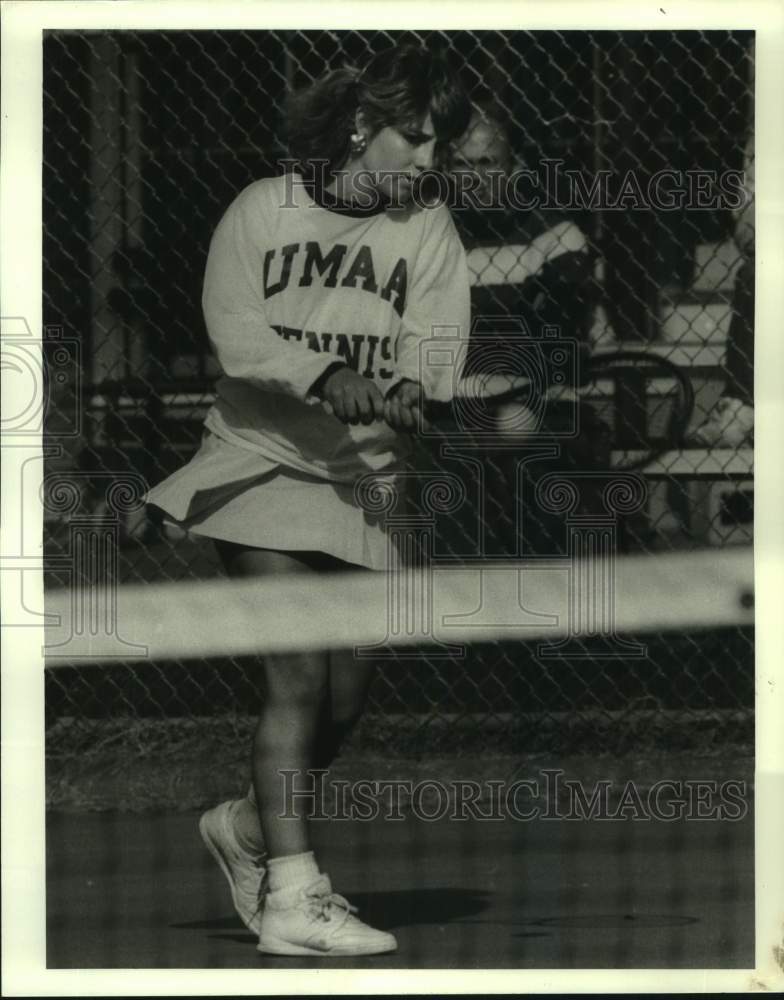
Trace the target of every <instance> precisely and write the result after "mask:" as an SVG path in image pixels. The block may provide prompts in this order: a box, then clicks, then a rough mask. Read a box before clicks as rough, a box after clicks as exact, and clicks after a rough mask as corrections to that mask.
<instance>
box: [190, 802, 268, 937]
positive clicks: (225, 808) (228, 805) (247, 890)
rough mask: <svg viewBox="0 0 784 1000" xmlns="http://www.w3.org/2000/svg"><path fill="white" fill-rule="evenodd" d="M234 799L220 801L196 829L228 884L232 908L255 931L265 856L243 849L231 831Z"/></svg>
mask: <svg viewBox="0 0 784 1000" xmlns="http://www.w3.org/2000/svg"><path fill="white" fill-rule="evenodd" d="M238 805H239V803H237V802H223V803H221V805H219V806H216V807H215V808H214V809H210V811H209V812H206V813H205V814H204V815H203V816H202V818H201V819H200V820H199V832H200V833H201V839H202V840H203V841H204V843H205V845H206V847H207V850H208V851H209V852H210V854H211V855H212V856H213V857H214V858H215V860H216V861H217V862H218V864H219V865H220V867H221V871H222V872H223V874H224V875H225V876H226V878H227V879H228V882H229V886H230V887H231V898H232V900H233V901H234V909H235V910H236V911H237V913H238V914H239V915H240V918H241V919H242V922H243V923H244V924H245V926H246V927H247V928H248V930H251V931H253V933H254V934H258V933H259V931H260V929H261V910H262V902H263V898H264V897H263V888H262V882H263V880H264V874H265V868H264V865H263V864H262V862H263V861H264V859H265V857H266V855H265V854H260V855H258V856H255V857H254V856H253V855H252V854H248V853H247V851H244V850H243V849H242V848H241V847H240V845H239V843H238V842H237V837H236V835H235V833H234V817H233V813H234V810H235V809H236V807H237V806H238Z"/></svg>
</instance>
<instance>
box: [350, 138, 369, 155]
mask: <svg viewBox="0 0 784 1000" xmlns="http://www.w3.org/2000/svg"><path fill="white" fill-rule="evenodd" d="M366 149H367V136H365V135H362V134H361V133H358V132H355V133H354V134H353V135H352V136H351V152H352V154H353V155H354V156H361V155H362V153H364V152H365V150H366Z"/></svg>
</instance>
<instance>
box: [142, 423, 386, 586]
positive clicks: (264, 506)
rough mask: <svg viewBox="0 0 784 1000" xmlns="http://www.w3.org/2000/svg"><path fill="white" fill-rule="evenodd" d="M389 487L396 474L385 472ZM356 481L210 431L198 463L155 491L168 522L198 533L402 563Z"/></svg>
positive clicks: (357, 561) (350, 559)
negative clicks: (318, 472) (310, 470)
mask: <svg viewBox="0 0 784 1000" xmlns="http://www.w3.org/2000/svg"><path fill="white" fill-rule="evenodd" d="M378 481H379V483H382V482H383V483H384V484H385V486H386V491H387V495H388V491H389V490H390V489H391V490H397V489H398V487H399V482H398V481H397V480H396V478H395V476H394V474H387V475H381V474H380V475H379V476H378ZM374 495H375V496H376V497H377V499H378V501H379V502H378V503H375V502H373V501H372V500H368V499H365V500H363V502H362V503H360V501H359V500H358V498H357V497H356V496H355V490H354V487H353V486H352V485H348V484H344V483H336V482H330V481H328V480H324V479H319V478H317V477H315V476H310V475H308V474H307V473H304V472H300V471H299V470H296V469H291V468H289V467H287V466H283V465H280V464H278V463H276V462H275V461H273V460H270V459H267V458H265V457H264V456H263V455H259V454H258V453H256V452H252V451H246V450H245V449H244V448H238V447H236V446H235V445H232V444H229V443H228V442H227V441H224V440H223V439H222V438H219V437H218V436H217V435H216V434H213V433H211V432H210V431H206V432H205V435H204V438H203V440H202V444H201V447H200V449H199V451H198V452H197V453H196V454H195V455H194V457H193V458H192V459H191V461H190V462H189V463H188V464H187V465H185V466H183V468H182V469H179V470H178V471H177V472H175V473H174V474H173V475H171V476H169V478H168V479H165V480H164V481H163V482H162V483H160V484H159V485H158V486H156V487H155V488H154V489H152V490H150V492H149V493H148V494H147V502H148V503H150V504H153V505H154V506H155V507H158V508H160V510H162V511H163V513H164V520H165V521H167V522H169V523H171V524H175V525H177V526H178V527H180V528H183V529H184V530H186V531H188V532H191V533H192V534H196V535H206V536H207V537H209V538H219V539H222V540H224V541H229V542H236V543H237V544H239V545H251V546H254V547H256V548H262V549H275V550H277V551H284V552H285V551H291V552H326V553H328V554H329V555H332V556H335V557H336V558H338V559H342V560H343V561H344V562H347V563H352V564H354V565H356V566H365V567H367V568H368V569H378V570H383V569H388V568H392V566H393V565H395V555H394V553H393V551H392V549H391V548H390V546H391V544H392V543H391V540H390V536H389V533H388V531H387V518H386V512H385V511H384V510H378V509H376V510H373V509H368V508H373V507H375V508H379V507H385V506H386V505H385V504H384V503H383V502H382V501H383V495H385V494H384V491H383V490H382V492H381V493H376V494H374Z"/></svg>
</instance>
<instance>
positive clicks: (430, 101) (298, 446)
mask: <svg viewBox="0 0 784 1000" xmlns="http://www.w3.org/2000/svg"><path fill="white" fill-rule="evenodd" d="M469 117H470V105H469V103H468V101H467V99H466V97H465V95H464V94H463V92H462V90H461V89H460V86H459V85H458V83H457V82H456V80H455V78H454V77H453V76H452V75H451V73H450V72H449V70H448V69H447V67H446V65H445V63H444V62H443V60H442V58H441V57H439V56H436V55H434V54H432V53H429V52H428V51H427V50H425V49H423V48H419V47H417V46H412V45H405V46H398V47H394V48H391V49H388V50H386V51H384V52H383V53H381V54H379V55H377V56H375V57H374V58H373V59H372V61H371V62H370V63H369V64H368V65H367V66H366V67H365V68H364V69H363V70H362V71H355V70H338V71H335V72H332V73H330V74H329V75H328V76H326V77H325V78H324V79H322V80H321V81H319V82H317V83H316V84H314V85H313V86H312V87H310V88H309V89H307V90H306V91H304V92H301V93H299V94H297V95H295V97H294V99H293V101H292V105H291V109H290V117H289V137H290V148H291V153H292V156H293V157H294V160H295V162H296V163H297V167H296V169H295V170H292V171H289V172H288V173H287V174H284V175H283V176H281V177H277V178H272V179H265V180H260V181H257V182H256V183H254V184H251V185H250V187H248V188H246V189H245V190H244V191H243V192H242V193H241V194H240V195H239V196H238V197H237V199H236V200H235V201H234V202H233V204H232V205H231V206H230V207H229V209H228V211H227V212H226V214H225V215H224V217H223V219H222V220H221V222H220V224H219V225H218V227H217V230H216V232H215V234H214V236H213V239H212V243H211V246H210V252H209V259H208V263H207V270H206V275H205V281H204V295H203V307H204V314H205V318H206V323H207V329H208V333H209V336H210V340H211V343H212V345H213V348H214V351H215V353H216V355H217V358H218V360H219V362H220V364H221V367H222V370H223V377H222V378H221V379H220V381H219V382H218V385H217V400H216V402H215V404H214V406H213V407H212V409H211V411H210V413H209V414H208V416H207V419H206V431H205V437H204V440H203V443H202V447H201V449H200V450H199V452H198V453H197V454H196V456H195V457H194V458H193V460H192V461H191V462H190V463H189V464H188V465H187V466H185V467H184V468H183V469H181V470H180V471H179V472H177V473H175V474H174V475H173V476H171V477H169V479H167V480H166V481H165V482H163V483H162V484H161V485H159V486H158V487H157V488H155V489H154V490H152V492H151V494H150V496H149V499H150V502H151V503H153V504H155V505H156V506H157V507H159V508H161V509H162V511H163V513H164V516H165V517H166V519H167V520H169V521H172V522H174V523H177V524H179V525H182V526H183V527H185V528H186V529H187V530H189V531H190V532H192V533H195V534H197V535H204V536H207V537H209V538H212V539H213V540H215V542H216V545H217V547H218V550H219V552H220V555H221V558H222V561H223V564H224V566H225V568H226V571H227V573H228V574H229V575H230V576H234V577H247V576H257V575H276V574H281V573H302V574H316V573H324V572H334V571H336V570H339V569H343V568H357V567H367V568H371V569H384V568H385V567H386V566H387V555H388V553H387V543H388V538H387V534H386V532H385V529H384V524H383V521H382V520H381V519H379V518H378V517H377V516H376V517H374V516H373V515H371V514H369V513H366V511H365V510H364V509H363V508H362V506H361V504H360V503H359V502H358V500H357V499H356V498H355V494H354V484H355V483H356V482H357V481H358V479H359V478H360V477H362V476H365V475H367V474H368V473H372V472H378V473H382V474H385V473H394V472H395V470H396V469H398V468H399V467H400V464H401V462H402V460H403V459H404V458H405V456H406V454H407V453H408V451H409V449H410V434H411V432H412V431H414V430H415V429H416V427H417V425H418V422H419V420H420V418H421V413H420V405H421V401H422V399H425V400H426V399H428V398H441V399H444V398H449V396H450V395H451V392H452V380H453V377H454V374H455V373H454V371H452V370H450V369H449V367H448V366H447V367H446V368H443V367H442V368H437V369H433V370H432V371H428V370H426V369H423V368H422V367H421V365H420V345H421V344H422V342H423V341H424V340H426V339H428V338H430V337H431V336H432V328H433V327H434V326H446V327H449V328H451V329H452V330H459V331H460V335H461V336H463V337H467V335H468V323H469V281H468V273H467V268H466V262H465V255H464V252H463V249H462V247H461V244H460V241H459V239H458V236H457V234H456V231H455V228H454V226H453V223H452V220H451V217H450V214H449V211H448V209H447V207H446V206H445V205H443V204H441V205H437V206H433V207H422V206H421V205H420V204H417V202H418V201H419V200H420V199H418V198H416V197H415V192H416V190H417V188H416V182H417V178H420V177H421V175H422V174H423V172H424V171H426V170H428V169H429V168H430V167H431V166H432V164H433V155H434V147H435V145H436V143H437V142H441V141H445V140H449V139H451V138H453V137H455V136H457V135H459V134H461V133H462V132H463V131H464V130H465V128H466V126H467V124H468V120H469ZM263 670H264V677H265V684H266V697H265V699H264V704H263V709H262V712H261V716H260V718H259V721H258V727H257V729H256V733H255V738H254V742H253V750H252V777H253V784H252V788H251V791H250V792H249V794H248V797H247V798H244V799H241V800H239V801H234V802H225V803H223V804H222V805H219V806H217V807H216V808H214V809H212V810H211V811H209V812H207V813H206V814H205V815H204V816H203V817H202V819H201V822H200V829H201V833H202V837H203V839H204V841H205V843H206V845H207V847H208V848H209V850H210V851H211V852H212V854H213V856H214V857H215V859H216V860H217V861H218V863H219V864H220V866H221V869H222V871H223V872H224V874H225V875H226V877H227V879H228V881H229V885H230V887H231V892H232V898H233V900H234V904H235V907H236V909H237V911H238V913H239V914H240V916H241V918H242V919H243V921H244V922H245V924H246V925H247V926H248V927H249V928H250V929H252V930H253V931H254V932H256V933H258V935H259V945H258V947H259V950H260V951H262V952H265V953H270V954H277V955H368V954H376V953H381V952H388V951H392V950H394V949H395V947H396V941H395V938H394V937H393V936H392V935H391V934H389V933H386V932H384V931H380V930H375V929H373V928H371V927H369V926H368V925H367V924H365V923H363V922H362V921H361V920H360V919H359V918H358V917H356V916H355V915H354V912H355V911H354V908H353V907H350V905H349V904H348V902H347V901H346V900H345V899H344V898H343V897H342V896H339V895H337V894H336V893H334V892H333V891H332V886H331V884H330V880H329V877H328V876H327V875H326V874H324V873H322V871H321V870H320V868H319V866H318V863H317V861H316V859H315V857H314V854H313V852H312V851H311V844H310V839H309V830H308V824H307V820H306V818H305V817H304V816H298V817H297V818H296V819H295V818H282V817H281V813H283V812H289V813H291V811H292V810H287V809H286V808H285V803H284V802H283V800H282V789H283V781H282V778H281V773H280V772H281V771H282V770H284V769H285V770H293V771H296V772H297V773H298V774H303V775H307V772H308V769H312V768H324V767H326V766H327V764H328V763H329V762H330V761H331V759H332V758H333V756H334V754H335V753H336V751H337V748H338V746H339V744H340V742H341V740H342V739H343V737H344V736H345V735H346V734H347V733H348V731H349V730H350V729H351V727H352V726H353V724H354V723H355V722H356V720H357V718H358V717H359V715H360V712H361V710H362V707H363V703H364V700H365V695H366V692H367V689H368V686H369V683H370V680H371V668H369V667H368V666H367V665H366V661H362V660H359V661H357V662H354V661H353V660H352V659H351V658H349V657H346V656H342V657H341V656H337V655H334V654H333V655H330V654H328V653H326V652H318V653H314V652H307V653H298V654H291V653H288V654H285V655H280V654H278V655H269V656H265V657H264V659H263ZM265 875H266V877H265ZM262 883H263V885H262Z"/></svg>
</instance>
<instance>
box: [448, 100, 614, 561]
mask: <svg viewBox="0 0 784 1000" xmlns="http://www.w3.org/2000/svg"><path fill="white" fill-rule="evenodd" d="M446 165H447V172H448V175H449V177H450V179H451V183H452V188H453V192H452V208H453V215H454V218H455V224H456V226H457V230H458V233H459V234H460V237H461V239H462V241H463V245H464V247H465V249H466V259H467V261H468V269H469V274H470V281H471V337H470V342H469V349H468V357H467V362H466V369H465V370H466V374H467V375H469V376H470V375H472V374H478V375H480V376H481V375H482V374H485V373H488V372H492V373H493V374H497V373H499V371H500V370H501V369H503V366H504V365H505V364H508V366H509V371H508V374H515V375H516V374H520V373H521V372H520V371H519V370H517V369H516V366H518V365H519V364H520V362H521V354H520V350H519V347H520V340H519V338H520V337H521V336H523V337H528V336H530V337H531V338H532V339H534V340H537V341H539V340H541V339H542V338H543V337H545V338H547V339H550V338H552V337H553V336H554V335H555V336H557V337H559V338H564V339H569V340H572V341H574V342H575V344H574V347H575V354H576V366H577V371H576V379H575V384H574V385H573V386H570V387H566V388H567V389H568V390H576V389H577V387H578V386H579V384H580V371H579V369H580V367H581V366H582V365H583V364H584V363H585V361H586V359H587V356H588V350H589V337H590V327H591V321H592V295H593V265H594V258H593V254H592V252H591V249H590V244H589V241H588V239H587V237H586V235H585V233H584V232H583V231H582V229H581V228H580V226H579V225H578V224H577V222H576V220H575V219H574V217H573V216H570V215H569V214H568V213H567V212H565V211H564V210H562V209H540V208H531V209H525V208H522V207H520V206H521V205H522V204H523V199H526V200H530V199H531V196H532V195H533V194H534V193H535V189H533V188H531V187H530V185H529V186H528V187H527V188H526V189H525V190H523V188H522V187H521V188H519V189H518V190H517V191H516V192H515V190H514V188H513V183H514V177H515V170H516V168H517V166H519V165H518V164H516V163H515V158H514V156H513V153H512V147H511V143H510V139H509V133H508V130H507V128H506V126H505V124H504V121H503V117H502V112H501V111H500V110H499V109H498V108H494V107H491V106H489V105H486V104H474V109H473V113H472V116H471V121H470V123H469V126H468V129H467V130H466V132H465V133H464V134H463V135H462V136H460V138H459V139H457V140H456V141H455V142H454V143H452V144H451V146H450V147H449V150H448V151H447V156H446ZM512 342H514V343H515V345H516V346H515V347H514V348H513V349H510V350H509V352H508V355H507V350H506V346H505V345H506V344H508V343H509V344H511V343H512ZM575 408H579V411H580V412H579V424H580V426H581V432H580V434H579V435H578V436H577V437H576V438H573V439H572V440H570V441H569V443H568V445H564V444H561V445H559V446H558V456H557V458H554V459H549V460H547V461H540V462H536V463H531V464H528V465H526V467H525V470H526V475H525V480H524V482H523V483H522V484H521V483H520V481H519V479H518V469H517V463H518V459H519V455H516V454H515V453H514V452H511V451H509V450H508V449H504V448H501V449H498V451H497V452H496V453H494V454H493V457H492V465H493V467H494V469H495V470H496V471H495V472H494V471H493V470H492V469H488V472H487V480H488V481H486V483H485V490H486V495H485V497H484V507H485V509H487V510H489V511H493V512H496V513H497V515H498V516H494V517H493V519H492V522H493V538H491V539H489V540H488V542H487V543H488V544H490V545H493V546H500V547H501V550H502V551H503V552H504V553H508V552H509V551H510V550H511V551H515V552H517V551H519V550H520V547H521V546H522V549H523V551H524V553H525V554H531V555H533V554H542V555H544V554H548V555H549V554H555V553H558V552H561V551H562V550H563V546H564V544H565V532H564V525H563V523H562V522H563V518H561V517H560V516H553V515H551V514H548V513H545V512H544V511H541V510H539V509H538V508H537V506H536V504H535V500H534V498H533V493H532V491H533V482H534V480H535V479H536V478H537V477H538V476H539V475H544V474H547V473H548V472H555V471H559V470H564V471H565V470H577V469H580V470H584V469H588V468H590V467H591V466H592V465H593V464H594V463H597V462H598V463H599V464H601V463H602V462H603V461H604V460H605V457H606V455H607V454H608V453H609V443H608V438H607V433H606V432H607V428H606V427H605V426H604V425H603V424H602V423H601V422H600V421H598V419H597V418H596V415H595V413H594V411H593V409H592V408H591V406H590V405H589V404H587V403H585V402H584V401H582V400H581V399H580V398H579V395H578V394H577V393H576V392H567V393H566V395H565V398H564V399H563V400H562V401H561V402H558V403H556V402H554V401H553V400H552V399H550V398H548V400H547V403H546V407H545V412H546V418H545V424H543V425H542V426H541V427H539V426H537V428H536V431H537V434H538V435H541V436H542V437H543V436H547V435H548V433H557V432H559V431H562V430H563V427H564V426H566V422H568V421H572V420H573V419H574V414H575ZM537 409H538V408H537ZM539 412H542V411H541V410H539ZM540 440H541V437H540ZM558 440H561V441H562V440H563V435H561V436H560V437H558ZM520 489H522V491H523V496H519V495H518V492H519V490H520ZM587 502H589V503H590V500H588V501H587ZM515 508H517V510H518V511H520V510H522V512H523V518H524V522H525V526H524V528H523V532H522V535H523V537H522V538H521V537H520V535H519V534H518V527H517V525H518V523H521V522H520V519H519V518H518V517H516V516H515V513H514V511H515ZM494 554H495V553H494Z"/></svg>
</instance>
